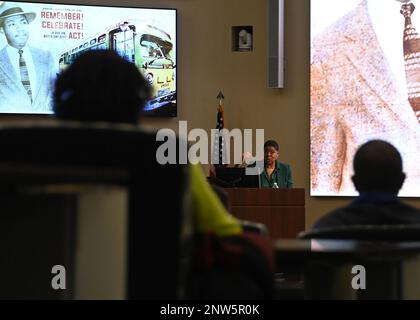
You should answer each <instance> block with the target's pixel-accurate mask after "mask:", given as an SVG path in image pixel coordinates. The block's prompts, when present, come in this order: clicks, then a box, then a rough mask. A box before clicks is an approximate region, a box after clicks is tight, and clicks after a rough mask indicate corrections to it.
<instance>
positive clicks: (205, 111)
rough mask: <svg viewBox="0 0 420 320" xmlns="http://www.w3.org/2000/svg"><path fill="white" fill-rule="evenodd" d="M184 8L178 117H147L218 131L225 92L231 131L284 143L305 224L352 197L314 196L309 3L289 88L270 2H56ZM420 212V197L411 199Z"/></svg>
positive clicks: (292, 19) (290, 60) (295, 31)
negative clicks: (219, 101) (237, 35)
mask: <svg viewBox="0 0 420 320" xmlns="http://www.w3.org/2000/svg"><path fill="white" fill-rule="evenodd" d="M54 2H62V3H66V2H67V3H69V2H70V3H86V4H88V3H89V4H118V5H128V6H130V5H133V6H141V5H143V6H152V7H173V8H178V17H179V20H178V26H179V27H178V40H179V42H178V76H179V77H178V101H179V117H178V118H173V119H147V120H146V121H144V124H146V125H147V126H150V127H154V128H159V127H169V128H177V126H178V121H179V120H188V125H189V128H194V127H200V128H204V129H206V130H210V129H211V128H213V127H214V126H215V118H216V106H217V105H216V99H215V97H216V95H217V93H218V92H219V90H222V91H223V93H224V94H225V97H226V100H225V117H226V125H227V126H228V127H229V128H253V129H257V128H263V129H265V136H266V138H275V139H277V140H278V141H279V143H280V145H281V151H280V152H281V154H280V159H281V160H282V161H284V162H287V163H290V164H291V165H292V167H293V173H294V179H295V183H296V186H298V187H304V188H305V189H306V190H307V197H306V201H307V207H306V208H307V210H306V212H307V218H306V226H307V227H310V226H311V225H312V224H313V222H314V221H315V220H316V219H317V218H318V217H320V216H321V215H322V214H323V213H325V212H326V211H329V210H331V209H332V208H334V207H336V206H339V205H344V204H345V203H347V202H348V201H349V200H350V199H348V198H340V199H339V198H310V197H309V195H308V192H309V78H310V76H309V14H310V5H309V2H310V1H309V0H286V1H285V6H286V7H285V17H286V18H285V88H284V89H268V88H267V26H266V25H267V4H266V0H138V1H135V0H121V1H120V0H119V1H112V0H85V1H80V0H79V1H76V0H70V1H66V0H55V1H54ZM237 25H252V26H253V27H254V39H253V40H254V50H253V52H242V53H239V52H232V51H231V27H232V26H237ZM410 202H411V203H412V204H414V205H417V206H419V207H420V199H419V200H411V201H410Z"/></svg>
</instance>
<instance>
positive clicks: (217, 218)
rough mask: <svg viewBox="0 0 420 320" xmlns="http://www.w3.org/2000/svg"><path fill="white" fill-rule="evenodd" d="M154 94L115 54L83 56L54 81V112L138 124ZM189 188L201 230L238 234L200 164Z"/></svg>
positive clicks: (100, 52)
mask: <svg viewBox="0 0 420 320" xmlns="http://www.w3.org/2000/svg"><path fill="white" fill-rule="evenodd" d="M149 96H150V87H149V85H148V83H147V81H146V80H145V79H144V77H143V76H142V75H141V73H140V71H139V70H138V68H137V67H136V66H135V65H134V64H132V63H130V62H128V61H126V60H124V59H123V58H122V57H120V56H119V55H118V54H117V53H115V52H114V51H110V50H92V51H87V52H85V53H84V54H82V55H81V56H80V57H79V58H78V59H76V61H75V62H74V63H73V64H72V65H70V66H69V67H68V68H67V69H66V70H64V71H63V72H62V73H61V74H60V75H59V76H58V79H57V81H56V83H55V92H54V112H55V115H56V117H57V118H58V119H60V120H71V121H81V122H108V123H124V124H131V125H137V124H139V120H140V119H141V111H142V109H143V107H144V104H145V102H146V101H147V99H148V98H149ZM188 171H189V182H190V183H189V186H190V187H189V190H190V195H189V196H190V197H189V198H190V200H191V202H192V208H193V219H194V222H195V229H196V231H197V232H211V233H214V234H216V235H221V236H224V235H235V234H240V233H241V232H242V229H241V226H240V223H239V222H238V220H237V219H236V218H234V217H233V216H232V215H230V214H229V213H228V212H227V211H226V209H225V208H224V206H223V205H222V203H221V202H220V200H219V199H218V197H217V196H216V194H215V193H214V192H213V190H212V189H211V187H210V186H209V184H208V183H207V182H206V180H205V177H204V175H203V173H202V170H201V168H200V167H199V166H198V165H189V170H188Z"/></svg>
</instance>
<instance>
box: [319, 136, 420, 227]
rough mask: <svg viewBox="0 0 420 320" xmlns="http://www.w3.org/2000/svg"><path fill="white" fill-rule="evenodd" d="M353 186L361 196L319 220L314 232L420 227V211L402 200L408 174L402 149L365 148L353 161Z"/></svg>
mask: <svg viewBox="0 0 420 320" xmlns="http://www.w3.org/2000/svg"><path fill="white" fill-rule="evenodd" d="M353 167H354V176H353V177H352V180H353V184H354V186H355V187H356V190H357V191H358V192H359V196H358V197H357V198H356V199H355V200H354V201H353V202H352V203H350V204H349V205H347V206H345V207H342V208H339V209H336V210H334V211H333V212H331V213H329V214H327V215H326V216H324V217H322V218H321V219H319V220H318V221H317V222H316V223H315V224H314V226H313V228H314V229H318V228H324V227H335V226H350V225H363V224H369V225H381V224H384V225H393V224H420V210H419V209H417V208H414V207H411V206H409V205H407V204H404V203H402V202H401V201H399V199H398V197H397V195H398V192H399V190H400V189H401V187H402V185H403V183H404V180H405V174H404V172H403V167H402V159H401V155H400V153H399V152H398V150H397V149H396V148H395V147H394V146H392V145H391V144H389V143H388V142H385V141H381V140H372V141H369V142H367V143H365V144H364V145H362V146H361V147H360V148H359V149H358V150H357V152H356V154H355V156H354V160H353Z"/></svg>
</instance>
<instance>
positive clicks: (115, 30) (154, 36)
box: [59, 20, 176, 112]
mask: <svg viewBox="0 0 420 320" xmlns="http://www.w3.org/2000/svg"><path fill="white" fill-rule="evenodd" d="M96 49H111V50H115V51H116V52H118V54H119V55H121V56H122V57H124V58H125V59H127V60H128V61H130V62H132V63H134V64H135V65H136V66H137V67H138V68H139V70H140V71H141V72H142V74H143V75H144V77H145V78H146V79H147V81H149V83H150V85H151V86H152V88H153V90H152V91H153V92H152V97H151V99H150V100H149V101H148V102H147V104H146V106H145V109H144V110H145V111H153V110H155V109H158V108H161V107H164V106H166V107H168V105H173V106H174V110H176V107H175V106H176V80H175V79H176V78H175V76H176V74H175V72H176V65H175V61H174V58H173V51H174V50H173V49H174V48H173V40H172V38H171V36H170V34H169V33H167V32H165V31H164V30H162V29H161V28H158V27H156V26H154V25H152V24H150V23H146V22H142V21H140V20H128V21H124V22H120V23H118V24H116V25H114V26H113V27H110V28H108V29H107V30H105V31H104V32H100V33H97V34H96V35H94V36H92V37H89V38H87V39H84V40H83V41H82V42H81V43H80V44H79V45H77V46H75V47H73V48H71V49H69V50H67V51H66V52H64V53H63V54H61V55H60V61H59V64H60V71H61V70H63V69H64V68H66V67H67V66H68V65H70V64H71V63H72V62H73V61H74V60H75V59H76V58H77V57H78V56H79V55H80V54H81V53H83V52H85V51H86V50H96ZM175 112H176V111H175Z"/></svg>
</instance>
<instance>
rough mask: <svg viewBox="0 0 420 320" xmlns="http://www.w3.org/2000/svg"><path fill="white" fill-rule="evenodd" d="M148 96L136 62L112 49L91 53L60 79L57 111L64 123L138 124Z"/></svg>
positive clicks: (148, 88) (56, 99) (147, 88)
mask: <svg viewBox="0 0 420 320" xmlns="http://www.w3.org/2000/svg"><path fill="white" fill-rule="evenodd" d="M149 96H150V86H149V84H148V83H147V81H146V80H145V79H144V77H143V76H142V75H141V73H140V71H139V70H138V68H137V67H136V66H135V65H134V64H133V63H130V62H128V61H126V60H124V59H123V58H122V57H120V56H119V55H118V54H117V53H115V52H114V51H111V50H91V51H87V52H85V53H83V54H82V55H81V56H80V57H78V58H77V59H76V60H75V61H74V62H73V63H72V64H71V65H70V66H69V67H68V68H67V69H66V70H64V71H63V72H62V73H61V74H60V75H59V76H58V78H57V81H56V83H55V92H54V112H55V114H56V117H57V118H59V119H63V120H76V121H106V122H123V123H137V122H138V120H139V116H140V113H141V111H142V110H143V107H144V104H145V102H146V100H147V99H148V98H149Z"/></svg>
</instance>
